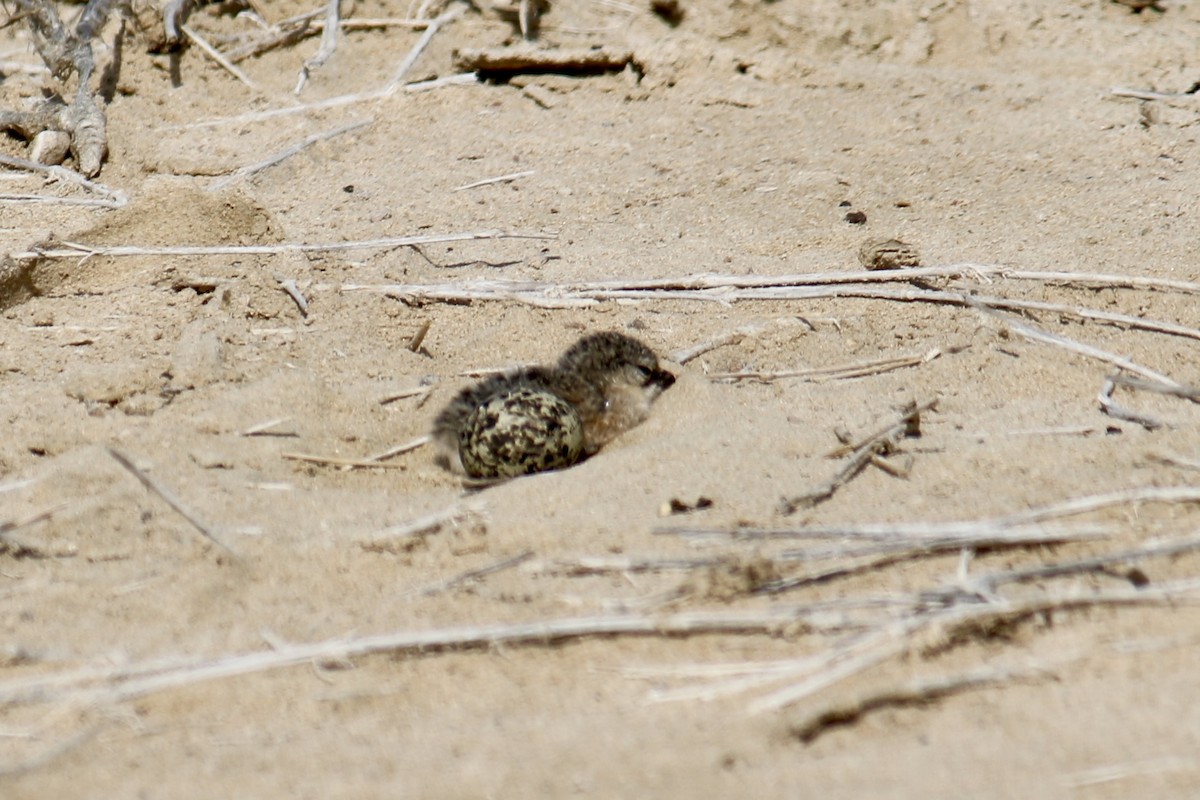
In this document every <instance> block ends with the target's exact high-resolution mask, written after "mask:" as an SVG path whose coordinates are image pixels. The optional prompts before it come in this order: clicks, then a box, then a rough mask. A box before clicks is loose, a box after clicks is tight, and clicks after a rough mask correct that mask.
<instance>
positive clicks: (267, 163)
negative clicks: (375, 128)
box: [209, 119, 373, 191]
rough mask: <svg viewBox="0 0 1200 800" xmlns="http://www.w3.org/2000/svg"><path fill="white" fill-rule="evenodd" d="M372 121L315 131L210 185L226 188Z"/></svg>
mask: <svg viewBox="0 0 1200 800" xmlns="http://www.w3.org/2000/svg"><path fill="white" fill-rule="evenodd" d="M372 121H373V120H369V119H365V120H360V121H358V122H352V123H350V124H349V125H342V126H340V127H337V128H334V129H333V130H328V131H323V132H321V133H314V134H313V135H312V136H308V137H305V138H304V140H303V141H300V142H297V143H296V144H294V145H292V146H290V147H287V148H285V149H283V150H280V151H279V152H278V153H275V154H273V155H271V156H268V157H267V158H265V159H263V160H262V161H259V162H257V163H255V164H250V165H248V166H245V167H238V168H237V169H236V170H234V171H233V172H232V173H230V174H229V175H228V176H226V177H224V178H222V179H221V180H219V181H216V182H215V183H213V184H212V185H211V186H210V187H209V189H211V190H214V191H216V190H220V189H225V188H227V187H229V186H232V185H233V184H235V183H237V182H238V181H240V180H242V179H243V178H248V177H249V176H251V175H256V174H257V173H259V172H262V171H263V170H265V169H269V168H270V167H273V166H275V165H276V164H280V163H282V162H284V161H286V160H287V159H289V158H291V157H292V156H294V155H296V154H297V153H299V152H301V151H303V150H305V149H307V148H309V147H311V146H312V145H314V144H316V143H317V142H324V141H327V140H329V139H333V138H334V137H337V136H341V135H342V134H344V133H350V132H351V131H356V130H359V129H360V128H365V127H366V126H368V125H370V124H371V122H372Z"/></svg>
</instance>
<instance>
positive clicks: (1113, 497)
mask: <svg viewBox="0 0 1200 800" xmlns="http://www.w3.org/2000/svg"><path fill="white" fill-rule="evenodd" d="M1142 503H1200V487H1193V486H1166V487H1163V486H1143V487H1138V488H1134V489H1122V490H1120V491H1116V492H1107V493H1104V494H1094V495H1088V496H1086V497H1078V498H1075V499H1074V500H1065V501H1063V502H1061V503H1053V504H1051V505H1048V506H1041V507H1039V508H1031V509H1029V510H1028V511H1020V512H1018V513H1016V514H1010V515H1008V516H1007V517H1002V518H1001V520H1003V521H1004V522H1005V524H1008V525H1026V524H1029V523H1033V522H1042V521H1043V520H1047V519H1056V518H1060V517H1072V516H1075V515H1077V514H1087V513H1090V512H1092V511H1099V510H1101V509H1105V508H1111V507H1113V506H1125V505H1139V504H1142Z"/></svg>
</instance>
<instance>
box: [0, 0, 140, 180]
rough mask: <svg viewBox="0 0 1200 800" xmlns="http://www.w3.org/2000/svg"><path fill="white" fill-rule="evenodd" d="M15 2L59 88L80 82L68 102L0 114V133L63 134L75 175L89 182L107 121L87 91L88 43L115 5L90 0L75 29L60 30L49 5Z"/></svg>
mask: <svg viewBox="0 0 1200 800" xmlns="http://www.w3.org/2000/svg"><path fill="white" fill-rule="evenodd" d="M15 2H16V5H17V8H18V9H19V10H20V11H21V12H23V13H24V15H25V17H26V19H27V20H28V21H29V28H30V31H31V33H32V34H33V43H34V47H35V48H36V49H37V51H38V55H40V56H41V57H42V60H43V61H44V62H46V66H47V67H49V68H50V73H51V74H52V75H53V76H54V77H55V78H56V79H57V80H58V81H59V82H60V83H65V82H66V81H67V79H68V78H70V77H71V76H72V75H75V76H76V77H77V79H78V82H79V83H78V86H77V88H76V91H75V100H74V102H73V103H70V104H66V103H64V102H63V101H62V100H60V99H57V98H51V99H50V100H47V101H46V102H45V103H43V104H42V106H41V107H40V108H38V109H36V110H34V111H31V112H6V113H4V114H3V115H0V130H9V131H13V132H15V133H17V134H19V135H21V136H22V137H25V138H32V137H31V136H30V135H29V134H34V135H36V134H37V133H40V132H42V131H46V130H61V131H66V132H67V133H69V134H70V135H71V152H72V154H73V155H74V156H75V164H76V166H77V167H78V168H79V171H80V172H81V173H83V174H84V175H85V176H87V177H89V178H92V177H95V176H96V175H98V174H99V173H100V166H101V164H102V163H103V162H104V157H105V156H106V155H107V153H108V138H107V124H108V122H107V119H106V118H105V114H104V109H103V107H102V106H101V105H100V103H99V102H98V101H97V96H96V94H95V93H93V91H92V88H91V80H92V75H93V73H94V72H95V71H96V63H95V59H94V56H93V54H92V39H94V38H95V37H96V36H98V35H99V33H100V29H101V28H103V27H104V23H105V21H106V20H107V19H108V15H109V12H110V11H111V10H112V8H113V7H114V6H115V5H117V4H118V2H117V0H90V2H89V3H88V4H87V6H86V7H85V8H84V10H83V13H82V14H81V15H80V17H79V22H78V23H77V24H76V25H75V29H74V30H68V29H67V28H66V26H64V25H63V23H62V20H61V19H60V18H59V16H58V11H57V10H56V9H55V8H54V5H53V4H52V3H51V2H50V0H15ZM120 35H121V34H118V36H120Z"/></svg>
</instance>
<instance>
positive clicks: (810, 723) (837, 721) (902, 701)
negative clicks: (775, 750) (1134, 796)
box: [788, 667, 1047, 744]
mask: <svg viewBox="0 0 1200 800" xmlns="http://www.w3.org/2000/svg"><path fill="white" fill-rule="evenodd" d="M1046 676H1047V671H1046V670H1045V669H1042V668H1036V667H1034V668H1027V669H1013V668H996V667H982V668H979V669H973V670H968V671H967V672H962V673H959V674H957V675H948V676H944V677H938V678H925V679H922V680H917V681H912V682H910V683H908V684H905V685H903V686H888V687H886V688H883V689H876V690H874V691H871V692H867V693H864V694H859V695H857V696H855V697H851V698H848V699H844V700H839V701H837V702H836V703H834V704H832V705H829V706H826V707H825V708H822V709H819V710H817V711H814V712H812V713H810V714H807V715H805V716H804V717H803V718H801V719H800V720H798V721H796V722H794V723H792V724H791V725H789V726H788V731H789V733H791V735H792V736H795V737H796V738H797V739H799V740H800V741H802V742H804V743H805V744H809V743H811V742H812V741H813V740H815V739H817V738H818V737H819V736H821V735H822V734H824V733H825V732H827V731H829V730H830V729H832V728H836V727H840V726H843V725H853V724H855V723H857V722H858V721H859V720H861V719H862V718H863V717H865V716H867V715H868V714H870V713H872V712H875V711H879V710H881V709H885V708H896V707H902V706H924V705H928V704H930V703H932V702H934V701H937V700H941V699H942V698H944V697H949V696H951V695H955V694H961V693H962V692H965V691H969V690H971V689H979V688H982V687H985V686H994V685H996V684H999V683H1009V682H1012V681H1015V680H1024V679H1029V678H1036V677H1042V678H1044V677H1046Z"/></svg>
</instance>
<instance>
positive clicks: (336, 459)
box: [279, 453, 408, 469]
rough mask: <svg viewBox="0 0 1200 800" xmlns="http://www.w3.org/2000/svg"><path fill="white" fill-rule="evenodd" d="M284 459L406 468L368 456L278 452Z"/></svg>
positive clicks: (327, 465) (330, 465)
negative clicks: (346, 456) (348, 456)
mask: <svg viewBox="0 0 1200 800" xmlns="http://www.w3.org/2000/svg"><path fill="white" fill-rule="evenodd" d="M279 457H280V458H282V459H283V460H285V461H303V462H304V463H305V464H316V465H318V466H322V467H344V468H346V469H407V468H408V467H407V465H405V464H384V463H381V462H379V461H374V460H372V459H369V458H341V457H340V456H319V455H314V454H312V453H280V454H279Z"/></svg>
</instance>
